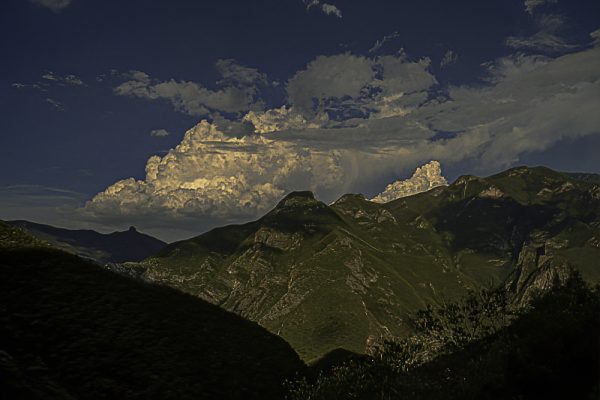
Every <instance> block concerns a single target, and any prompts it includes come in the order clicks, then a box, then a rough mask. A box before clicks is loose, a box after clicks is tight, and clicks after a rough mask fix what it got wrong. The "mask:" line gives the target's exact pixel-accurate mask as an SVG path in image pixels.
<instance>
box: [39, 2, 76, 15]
mask: <svg viewBox="0 0 600 400" xmlns="http://www.w3.org/2000/svg"><path fill="white" fill-rule="evenodd" d="M30 1H31V2H32V3H34V4H37V5H39V6H42V7H46V8H48V9H50V10H52V11H54V12H56V13H58V12H60V11H62V10H63V9H65V8H67V7H68V6H70V5H71V3H72V2H73V0H30Z"/></svg>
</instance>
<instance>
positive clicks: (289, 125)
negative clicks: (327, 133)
mask: <svg viewBox="0 0 600 400" xmlns="http://www.w3.org/2000/svg"><path fill="white" fill-rule="evenodd" d="M242 121H245V122H249V123H251V124H252V126H253V127H254V132H256V133H269V132H276V131H285V130H288V129H316V128H320V127H322V126H324V125H326V124H327V121H328V119H327V116H326V115H325V114H321V115H319V116H318V117H317V118H312V119H311V120H307V119H306V118H305V117H304V116H303V115H302V114H300V113H297V112H295V110H294V108H293V107H286V106H285V105H284V106H281V107H280V108H274V109H271V110H267V111H264V112H255V111H250V112H248V114H246V115H245V116H244V118H243V119H242Z"/></svg>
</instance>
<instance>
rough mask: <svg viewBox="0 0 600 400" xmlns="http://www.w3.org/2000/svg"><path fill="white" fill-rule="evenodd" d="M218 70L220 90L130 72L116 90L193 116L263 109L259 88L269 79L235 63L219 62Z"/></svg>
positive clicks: (139, 72) (228, 61) (256, 71)
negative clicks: (164, 102)
mask: <svg viewBox="0 0 600 400" xmlns="http://www.w3.org/2000/svg"><path fill="white" fill-rule="evenodd" d="M216 68H217V71H218V72H219V73H220V74H221V76H222V80H220V81H219V82H218V85H219V86H220V88H219V89H217V90H211V89H208V88H206V87H204V86H202V85H201V84H199V83H196V82H192V81H176V80H174V79H170V80H167V81H162V82H161V81H158V80H155V79H152V78H151V77H150V76H149V75H148V74H146V73H145V72H142V71H131V72H130V73H129V74H127V76H128V79H129V80H128V81H126V82H123V83H121V84H120V85H119V86H117V87H116V88H115V89H114V92H115V93H116V94H117V95H120V96H131V97H139V98H143V99H147V100H158V99H163V100H167V101H169V102H170V103H171V104H172V105H173V107H174V108H175V109H176V110H177V111H180V112H182V113H185V114H189V115H194V116H206V115H211V114H212V113H214V112H219V111H220V112H226V113H240V112H246V111H248V110H261V109H263V108H264V104H263V102H262V101H261V100H259V99H258V92H259V87H260V86H261V85H266V84H267V81H266V76H265V75H264V74H262V73H260V72H259V71H258V70H256V69H253V68H248V67H244V66H241V65H239V64H237V63H236V62H235V60H230V59H228V60H219V61H218V62H217V63H216Z"/></svg>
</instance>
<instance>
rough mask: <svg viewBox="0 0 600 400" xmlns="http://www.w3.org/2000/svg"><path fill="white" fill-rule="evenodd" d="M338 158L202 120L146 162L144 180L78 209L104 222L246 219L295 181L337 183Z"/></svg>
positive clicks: (318, 186)
mask: <svg viewBox="0 0 600 400" xmlns="http://www.w3.org/2000/svg"><path fill="white" fill-rule="evenodd" d="M338 158H339V155H338V154H337V152H336V151H329V152H324V151H320V150H316V149H313V150H311V149H308V148H303V147H301V146H300V147H299V146H296V145H295V144H293V143H289V142H283V141H275V140H271V139H267V138H265V137H263V136H258V135H251V136H244V137H242V138H235V137H229V136H227V135H226V134H224V133H223V132H221V131H220V130H219V129H218V127H216V126H215V125H214V124H210V123H209V122H207V121H202V122H200V123H199V124H198V125H197V126H195V127H194V128H192V129H190V130H189V131H187V132H186V133H185V136H184V138H183V140H182V141H181V143H180V144H179V145H178V146H177V147H175V148H174V149H172V150H170V151H169V152H168V153H167V154H166V155H165V156H164V157H162V158H161V157H158V156H153V157H151V158H150V159H149V160H148V162H147V165H146V178H145V179H144V180H135V179H133V178H129V179H124V180H121V181H119V182H117V183H115V184H114V185H112V186H110V187H109V188H107V189H106V190H105V191H104V192H102V193H99V194H98V195H96V196H95V197H94V198H93V199H92V200H91V201H90V202H88V203H87V205H86V206H85V212H86V213H88V215H94V216H96V217H101V218H104V220H117V219H121V218H139V217H141V216H150V215H154V216H155V217H156V216H159V217H164V218H173V219H177V218H189V219H192V220H196V221H197V220H198V219H206V218H207V217H208V218H219V219H221V220H232V219H236V218H245V217H253V216H256V215H258V214H260V213H262V212H264V211H266V210H268V209H269V208H270V207H272V206H273V204H274V203H275V202H277V201H278V200H279V199H280V198H281V197H282V196H283V195H284V194H285V193H286V192H288V191H289V190H292V189H293V188H295V187H296V186H297V185H300V186H302V187H305V188H309V189H312V190H315V191H327V190H328V189H330V188H333V187H335V186H337V185H338V184H339V182H340V181H342V180H343V168H342V166H341V165H340V164H339V160H338Z"/></svg>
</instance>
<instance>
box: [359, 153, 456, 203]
mask: <svg viewBox="0 0 600 400" xmlns="http://www.w3.org/2000/svg"><path fill="white" fill-rule="evenodd" d="M446 185H448V182H447V181H446V178H444V177H443V176H442V168H441V165H440V163H439V161H435V160H433V161H430V162H428V163H427V164H425V165H422V166H421V167H419V168H417V169H416V170H415V172H414V173H413V175H412V176H411V177H410V178H408V179H405V180H401V181H396V182H394V183H391V184H389V185H387V186H386V188H385V190H384V191H383V192H381V193H379V194H378V195H377V196H375V197H374V198H372V199H371V201H374V202H376V203H387V202H388V201H392V200H396V199H399V198H401V197H407V196H412V195H414V194H417V193H421V192H426V191H428V190H431V189H433V188H435V187H438V186H446Z"/></svg>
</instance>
